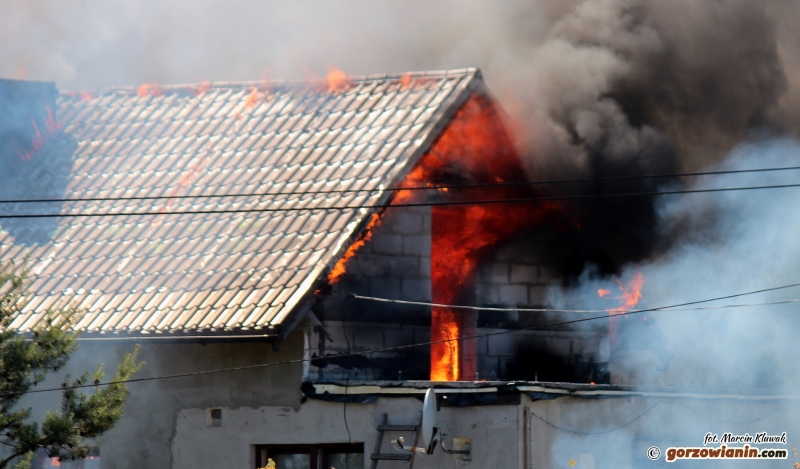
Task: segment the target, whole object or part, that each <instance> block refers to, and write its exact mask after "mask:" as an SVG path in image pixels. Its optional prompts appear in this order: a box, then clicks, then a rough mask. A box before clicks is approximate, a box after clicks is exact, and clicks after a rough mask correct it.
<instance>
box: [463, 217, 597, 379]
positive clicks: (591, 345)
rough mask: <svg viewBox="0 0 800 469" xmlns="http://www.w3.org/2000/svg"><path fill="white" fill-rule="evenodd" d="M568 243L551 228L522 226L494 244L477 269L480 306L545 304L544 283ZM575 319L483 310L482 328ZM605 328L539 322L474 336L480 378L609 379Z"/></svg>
mask: <svg viewBox="0 0 800 469" xmlns="http://www.w3.org/2000/svg"><path fill="white" fill-rule="evenodd" d="M565 251H566V247H565V244H564V241H563V240H562V239H561V237H560V236H559V233H558V232H556V231H555V230H554V229H547V228H540V229H536V230H528V231H524V232H521V233H520V234H519V235H518V236H517V237H515V238H514V239H512V240H510V241H509V242H507V243H505V244H504V245H502V246H500V247H498V249H497V251H496V252H495V253H494V254H493V255H492V256H491V257H490V258H489V259H486V260H485V261H484V262H483V264H482V266H481V268H480V271H479V274H478V279H477V284H476V298H477V302H478V304H479V305H481V306H491V307H502V308H546V307H547V306H548V303H547V294H548V289H549V288H550V287H551V286H552V285H553V284H554V283H556V282H558V281H559V279H560V278H561V272H560V270H561V268H562V267H561V266H562V263H563V261H564V256H565ZM571 319H577V316H576V315H574V314H552V313H544V312H524V311H510V312H504V313H503V312H481V313H480V315H479V318H478V326H479V328H480V332H481V333H487V332H496V331H502V330H507V329H520V328H531V327H541V326H545V325H547V324H552V323H556V322H563V321H569V320H571ZM608 355H609V352H608V340H607V329H606V328H605V327H604V326H602V327H599V328H597V327H594V328H592V330H586V329H585V328H581V329H577V328H563V327H562V328H559V329H552V328H543V329H541V330H531V331H524V332H517V333H513V334H508V335H496V336H492V337H488V338H484V339H480V340H479V341H478V356H479V360H478V374H479V377H480V378H481V379H528V380H534V379H537V378H538V379H540V380H543V381H544V380H547V381H561V380H565V381H595V382H605V381H607V379H608V360H609V357H608Z"/></svg>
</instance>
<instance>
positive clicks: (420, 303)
mask: <svg viewBox="0 0 800 469" xmlns="http://www.w3.org/2000/svg"><path fill="white" fill-rule="evenodd" d="M349 297H350V298H353V299H357V300H367V301H377V302H380V303H393V304H403V305H415V306H430V307H433V308H447V309H466V310H470V311H502V312H517V313H607V312H608V308H606V309H552V308H498V307H494V306H462V305H447V304H441V303H429V302H425V301H409V300H392V299H388V298H378V297H374V296H362V295H356V294H351V295H350V296H349ZM790 303H800V298H795V299H791V300H781V301H769V302H765V303H739V304H732V305H719V306H699V307H696V308H668V309H661V310H660V311H700V310H706V309H724V308H750V307H753V306H773V305H783V304H790Z"/></svg>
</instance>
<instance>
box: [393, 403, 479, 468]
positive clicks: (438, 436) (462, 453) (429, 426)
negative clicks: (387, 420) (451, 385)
mask: <svg viewBox="0 0 800 469" xmlns="http://www.w3.org/2000/svg"><path fill="white" fill-rule="evenodd" d="M420 431H421V433H422V443H423V444H424V445H425V446H405V443H404V442H403V437H400V438H398V439H396V440H392V445H393V446H394V447H395V449H397V450H399V451H415V452H417V453H421V454H433V450H434V448H436V443H441V445H442V451H444V452H445V453H446V454H452V455H453V456H454V457H455V459H456V461H458V462H461V463H468V462H470V461H472V440H471V439H470V438H453V444H454V446H455V448H453V449H447V448H445V446H444V439H445V436H446V435H447V434H446V433H445V431H444V430H439V429H438V428H436V392H435V391H434V390H433V388H428V390H427V391H425V400H424V401H423V402H422V428H420Z"/></svg>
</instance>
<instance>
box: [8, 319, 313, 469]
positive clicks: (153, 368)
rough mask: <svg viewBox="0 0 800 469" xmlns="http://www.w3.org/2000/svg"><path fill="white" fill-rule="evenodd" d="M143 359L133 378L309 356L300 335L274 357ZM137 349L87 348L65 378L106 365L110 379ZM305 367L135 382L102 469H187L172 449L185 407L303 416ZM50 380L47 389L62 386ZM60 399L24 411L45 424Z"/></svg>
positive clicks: (163, 354) (103, 452) (43, 397)
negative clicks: (269, 409)
mask: <svg viewBox="0 0 800 469" xmlns="http://www.w3.org/2000/svg"><path fill="white" fill-rule="evenodd" d="M141 347H142V348H141V352H140V358H141V360H143V361H145V362H146V365H145V366H144V368H143V369H142V371H141V372H139V373H138V374H137V375H136V376H135V377H137V378H138V377H151V376H163V375H171V374H177V373H188V372H195V371H207V370H214V369H221V368H230V367H237V366H245V365H253V364H261V363H271V362H276V361H284V360H292V359H298V358H302V356H303V334H302V332H301V331H299V330H298V331H296V332H294V333H292V334H290V335H289V337H288V338H287V339H286V340H285V341H284V342H283V343H282V344H281V347H280V351H277V352H276V351H273V350H272V345H271V344H269V343H266V342H249V343H248V342H228V343H208V344H206V345H202V344H199V343H153V342H144V343H143V344H142V346H141ZM132 348H133V344H132V343H130V342H126V343H108V342H105V343H100V344H98V343H91V344H90V343H83V344H82V346H81V347H80V349H79V350H78V351H77V352H76V353H74V354H73V356H72V357H71V359H70V362H69V364H68V366H67V368H66V369H65V370H64V371H65V373H69V374H71V375H72V376H77V375H79V374H81V373H82V372H84V371H93V370H94V369H95V368H96V366H97V365H98V364H99V363H103V364H104V369H105V370H106V372H107V375H108V376H107V377H110V376H113V372H114V370H115V368H116V364H117V363H118V362H119V359H120V357H121V356H122V354H124V353H125V352H128V351H130V350H131V349H132ZM301 380H302V364H300V363H294V364H282V365H277V366H271V367H265V368H258V369H252V370H246V371H235V372H226V373H218V374H210V375H205V376H196V377H188V378H175V379H167V380H158V381H148V382H140V383H132V384H130V385H129V389H130V397H129V399H128V401H127V403H126V408H125V412H124V415H123V416H122V418H121V419H120V421H119V422H118V423H117V425H116V426H115V427H114V428H113V429H112V430H111V431H109V432H108V433H106V434H105V435H103V436H102V437H101V438H100V439H99V445H100V458H101V464H102V468H103V469H134V468H135V469H141V468H169V467H185V466H178V465H175V464H174V463H173V461H172V454H171V444H172V440H173V438H174V436H175V429H176V421H177V418H178V413H179V412H180V411H181V410H183V409H187V408H198V407H199V408H206V407H228V408H230V407H258V406H264V405H271V406H281V407H287V408H294V409H298V408H299V407H300V398H301V394H300V383H301ZM59 383H60V380H57V379H49V380H48V381H47V382H46V383H44V384H43V386H44V387H52V386H55V387H57V386H58V385H59ZM59 397H60V393H58V392H51V393H46V394H35V395H31V396H30V398H27V399H25V401H23V403H22V404H23V405H26V406H32V407H33V408H34V409H35V415H34V417H36V418H41V416H42V415H43V413H44V411H45V410H47V409H57V408H58V407H59Z"/></svg>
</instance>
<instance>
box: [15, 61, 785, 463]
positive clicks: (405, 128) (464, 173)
mask: <svg viewBox="0 0 800 469" xmlns="http://www.w3.org/2000/svg"><path fill="white" fill-rule="evenodd" d="M0 92H2V93H4V94H2V99H5V100H6V101H7V102H8V103H10V104H9V105H8V106H4V109H9V110H10V111H8V112H6V114H5V115H3V116H0V118H2V119H3V120H0V126H2V128H0V135H2V137H0V139H1V140H0V145H2V148H1V149H0V155H2V159H1V160H0V167H2V168H3V171H2V173H1V174H0V184H1V185H0V194H1V196H0V199H2V200H1V201H0V214H1V215H2V218H0V227H1V228H2V231H1V232H0V256H2V259H3V260H6V261H7V260H18V261H20V260H22V259H23V258H26V256H27V257H28V258H29V261H28V262H29V268H30V278H31V282H32V283H31V287H30V291H31V295H32V296H31V298H30V302H29V303H28V304H27V305H26V307H25V309H24V310H23V311H22V313H21V314H20V316H19V317H18V318H16V320H15V321H14V323H13V324H12V325H11V327H13V328H15V329H16V330H18V331H20V332H23V333H25V332H30V331H31V330H32V329H33V328H35V327H36V326H37V324H40V323H41V321H42V320H43V319H44V318H45V316H46V314H47V312H48V311H49V310H52V309H54V308H55V309H57V308H58V307H59V306H60V305H63V304H64V302H65V301H67V300H69V299H74V301H77V302H79V304H80V307H81V308H82V309H83V310H84V311H85V312H84V314H83V315H81V316H80V317H79V318H78V319H77V320H76V322H75V325H74V328H75V329H76V330H77V331H80V332H81V339H80V340H81V345H82V347H81V349H80V351H79V352H78V353H77V354H76V355H75V358H74V359H73V363H72V365H71V366H74V367H75V368H76V369H78V370H80V369H81V367H82V366H83V365H84V364H86V363H95V362H97V361H105V362H107V366H108V365H111V364H113V362H114V360H116V359H118V358H119V357H120V356H121V354H122V353H124V352H125V351H127V350H129V349H130V348H131V347H132V346H133V344H137V343H138V344H141V345H142V356H143V359H144V360H145V362H146V363H147V364H146V367H145V369H144V370H143V371H142V372H141V376H139V377H151V378H154V379H152V380H150V381H145V382H140V383H132V384H131V397H130V399H129V403H128V406H127V410H126V414H125V416H124V417H123V418H122V420H121V421H120V423H119V424H118V425H117V427H115V428H114V429H113V430H112V431H111V432H109V433H108V434H106V435H104V436H103V437H102V438H101V439H100V441H98V447H99V458H100V460H101V464H102V467H104V468H128V467H131V468H132V467H180V468H183V467H216V466H220V465H223V464H224V465H226V466H228V467H241V468H247V467H249V468H253V467H258V468H260V467H265V466H266V465H267V463H268V461H269V460H270V459H271V460H273V461H275V462H276V463H277V467H278V468H280V469H282V468H289V467H294V468H311V467H336V468H337V469H338V468H342V467H354V466H355V467H366V466H367V465H369V464H372V466H371V467H375V462H376V461H377V462H379V463H380V466H381V467H383V466H384V465H386V466H389V465H398V466H397V467H399V464H400V463H398V461H400V462H401V463H403V464H408V466H407V467H410V466H411V464H412V462H413V465H414V467H418V468H425V467H440V466H441V465H443V464H452V461H450V460H448V459H447V458H452V456H448V455H445V454H442V453H437V454H435V455H433V456H428V457H422V456H417V457H415V458H411V457H410V456H409V455H408V454H406V453H402V452H398V451H396V450H394V449H392V448H391V446H390V445H389V442H388V440H389V438H388V437H387V438H384V439H383V440H381V438H382V435H383V433H384V431H379V430H380V429H379V426H380V425H381V423H384V424H385V423H386V420H385V419H384V415H386V416H387V417H386V418H387V419H388V422H389V423H390V424H394V425H404V426H405V427H412V426H413V425H414V424H415V422H417V419H418V412H419V409H420V406H421V401H420V399H421V397H422V395H423V394H424V392H425V390H426V389H427V388H429V387H434V388H436V389H437V394H438V396H439V398H438V400H439V404H440V406H441V410H440V413H441V415H442V422H441V424H442V425H444V426H447V427H448V429H449V430H450V433H451V434H453V435H456V436H466V437H470V438H472V439H473V441H474V444H473V455H472V458H473V464H475V465H476V467H520V468H523V467H524V468H528V467H555V466H559V467H561V466H565V465H569V466H570V467H573V466H575V465H578V467H580V468H584V469H593V468H595V467H638V466H639V465H640V464H641V465H644V464H649V463H650V461H649V460H648V459H647V455H646V451H645V450H646V449H647V448H648V447H649V446H652V445H653V444H655V443H659V444H661V442H662V441H667V440H668V441H670V442H673V443H676V444H677V443H680V444H683V443H684V442H686V441H687V440H686V436H685V435H683V434H682V433H681V431H682V428H683V427H681V425H680V424H679V423H676V422H674V421H673V420H674V419H680V418H687V419H694V418H696V413H695V412H693V409H696V408H703V407H705V408H707V409H711V410H710V411H709V413H713V409H714V408H715V407H714V406H719V405H721V404H720V403H721V402H722V401H723V400H724V399H736V400H737V402H739V404H738V405H740V406H741V409H742V410H741V412H742V413H743V415H747V416H752V415H760V414H762V413H766V412H767V411H769V410H770V409H771V408H772V407H773V406H774V405H773V404H774V402H775V399H777V397H775V396H769V395H766V396H765V395H763V393H754V392H751V391H741V390H731V389H726V390H724V391H721V390H719V389H716V388H708V387H706V388H693V387H687V386H686V385H687V384H688V385H693V384H697V383H686V382H669V381H666V382H657V383H648V386H632V385H633V384H638V383H634V382H631V378H630V377H629V376H628V375H627V374H626V368H625V366H624V360H623V359H624V358H625V357H629V358H630V357H641V356H645V357H647V358H649V359H651V361H652V363H651V365H653V367H655V368H658V370H660V371H666V370H668V369H669V367H670V363H671V360H672V358H673V355H675V354H676V353H678V352H680V351H678V350H673V349H671V348H670V346H669V343H668V340H667V338H666V336H665V334H664V333H663V332H661V330H660V329H659V328H658V325H657V324H656V323H655V321H653V320H652V319H651V318H649V317H647V316H645V315H639V316H635V317H634V316H626V315H625V313H626V312H629V311H630V310H632V309H634V308H635V307H636V305H637V303H638V301H639V300H640V297H641V291H642V285H643V282H644V281H645V280H644V278H643V277H642V276H641V275H633V276H632V277H631V278H625V279H623V280H621V281H620V282H619V285H618V291H615V290H611V289H601V290H599V291H598V292H597V295H598V296H599V297H602V298H605V299H606V300H607V301H608V302H609V303H608V308H605V309H607V310H608V313H609V314H608V318H609V319H607V320H601V321H593V322H592V323H591V325H588V326H586V325H582V326H581V327H577V326H575V325H574V324H573V322H574V321H576V320H582V318H585V317H586V311H581V310H577V309H565V310H560V311H556V310H554V308H552V307H550V298H549V297H548V294H549V293H548V292H549V290H550V289H551V287H552V286H553V285H554V284H555V285H561V284H562V283H563V282H564V279H566V278H569V276H570V275H571V274H573V273H574V264H575V259H576V256H577V258H580V259H583V258H586V257H587V255H585V251H586V250H587V249H588V250H590V251H591V250H592V247H591V242H590V240H587V239H586V238H585V237H583V235H582V234H581V226H580V221H579V220H578V219H576V218H575V217H574V216H573V212H571V211H570V210H568V209H567V208H566V202H565V201H564V200H563V198H559V197H554V196H553V194H554V192H552V191H549V190H547V189H546V188H544V187H543V186H541V185H537V184H533V183H531V174H532V172H535V168H530V167H526V166H524V164H523V162H522V161H521V159H520V157H519V155H518V154H517V149H516V146H515V143H514V140H513V136H512V135H511V134H510V133H509V131H508V129H509V122H508V119H509V118H508V117H507V116H506V115H504V113H503V111H502V109H500V107H499V106H498V104H497V103H496V102H495V100H494V99H493V98H492V96H491V94H490V93H489V91H488V89H487V87H486V85H485V84H484V82H483V80H482V77H481V74H480V72H479V71H477V70H475V69H467V70H455V71H447V72H431V73H408V74H402V75H378V76H367V77H363V78H351V77H347V76H345V75H344V74H341V73H339V72H335V73H332V74H331V75H329V76H328V77H327V79H321V80H318V81H307V82H272V81H270V82H252V83H204V84H196V85H181V86H155V85H142V86H140V87H137V88H111V89H104V90H98V91H94V92H77V93H61V94H59V93H58V92H57V91H56V90H55V88H54V87H53V86H52V85H49V84H42V83H23V82H12V81H3V82H1V83H0ZM11 104H13V106H12V105H11ZM587 246H588V247H587ZM576 250H577V251H580V252H579V254H578V255H576ZM595 252H596V251H592V253H595ZM592 255H594V254H592ZM592 255H590V256H589V257H592ZM595 257H596V258H598V259H600V258H599V257H597V256H595ZM600 261H602V259H600ZM599 264H600V265H601V266H602V262H599ZM615 288H616V287H615ZM664 376H668V375H664ZM671 385H682V387H681V386H671ZM36 399H43V400H48V399H49V400H50V401H51V402H56V401H57V400H58V396H57V395H48V396H37V397H36ZM587 414H589V415H593V416H596V417H597V418H596V419H595V420H591V421H587V420H584V419H581V418H576V417H575V416H577V415H587ZM645 416H649V417H648V418H656V419H662V420H668V421H670V422H672V424H671V425H669V426H665V427H664V428H662V429H661V430H659V432H653V431H652V429H651V427H649V426H647V425H644V419H645ZM765 419H766V420H764V422H763V423H764V424H765V425H768V426H776V425H782V424H785V423H786V422H785V421H784V420H783V417H782V416H781V415H780V414H772V415H770V416H767V417H765ZM417 425H418V424H417ZM731 425H733V426H735V425H739V424H735V423H732V424H731ZM617 427H619V428H623V427H624V428H626V433H625V434H624V435H623V434H610V436H606V434H608V433H609V432H608V430H609V429H610V428H611V429H614V428H617ZM386 428H389V427H386ZM394 430H397V428H394ZM732 430H734V429H732ZM386 431H387V432H388V431H390V430H388V429H387V430H386ZM404 431H406V432H407V433H408V434H409V435H411V434H413V433H414V432H415V430H414V429H409V428H405V429H404ZM564 432H566V433H567V434H568V435H570V437H574V438H575V439H573V440H569V444H566V443H563V442H562V440H558V438H559V437H560V436H561V435H562V433H564ZM598 435H599V436H598ZM409 438H410V437H409ZM609 438H610V440H609ZM557 440H558V441H559V443H558V445H556V441H557ZM609 441H613V442H614V445H615V448H620V447H621V448H623V451H621V452H618V453H615V454H613V455H609V454H608V452H607V451H606V449H605V448H606V447H607V445H608V444H609ZM387 455H388V456H387ZM373 456H374V458H373ZM371 458H373V459H371ZM383 459H386V460H383ZM409 459H411V460H410V461H409ZM41 464H42V465H43V467H50V466H48V465H47V464H50V465H51V466H52V465H53V464H54V462H52V461H50V462H48V461H42V462H41Z"/></svg>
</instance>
